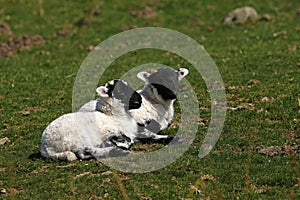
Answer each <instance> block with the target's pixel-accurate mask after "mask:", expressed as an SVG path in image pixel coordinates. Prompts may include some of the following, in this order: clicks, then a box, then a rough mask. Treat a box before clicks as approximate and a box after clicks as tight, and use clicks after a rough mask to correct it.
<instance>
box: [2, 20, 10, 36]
mask: <svg viewBox="0 0 300 200" xmlns="http://www.w3.org/2000/svg"><path fill="white" fill-rule="evenodd" d="M0 33H1V34H4V35H12V33H13V32H12V31H11V29H10V26H9V25H8V24H7V23H5V22H1V23H0Z"/></svg>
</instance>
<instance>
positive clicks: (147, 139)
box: [137, 130, 183, 145]
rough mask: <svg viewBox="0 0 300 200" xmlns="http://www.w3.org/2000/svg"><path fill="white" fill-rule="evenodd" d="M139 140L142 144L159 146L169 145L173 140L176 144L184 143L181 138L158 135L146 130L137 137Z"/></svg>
mask: <svg viewBox="0 0 300 200" xmlns="http://www.w3.org/2000/svg"><path fill="white" fill-rule="evenodd" d="M137 140H138V141H139V142H142V143H159V144H164V145H166V144H169V143H170V142H171V141H172V140H173V141H174V142H176V143H181V142H183V139H182V138H180V137H176V136H175V137H174V136H170V135H158V134H156V133H153V132H150V131H147V130H145V131H144V132H142V133H139V134H138V135H137Z"/></svg>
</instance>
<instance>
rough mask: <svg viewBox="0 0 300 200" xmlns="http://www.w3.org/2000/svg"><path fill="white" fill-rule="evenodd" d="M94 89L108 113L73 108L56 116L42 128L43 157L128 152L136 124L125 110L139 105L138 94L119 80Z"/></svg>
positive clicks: (87, 155) (71, 157)
mask: <svg viewBox="0 0 300 200" xmlns="http://www.w3.org/2000/svg"><path fill="white" fill-rule="evenodd" d="M96 92H97V93H98V95H99V96H100V97H102V99H103V102H105V104H106V106H107V107H109V108H110V113H106V114H104V113H102V112H76V113H69V114H65V115H63V116H61V117H59V118H57V119H56V120H54V121H53V122H51V123H50V124H49V126H48V127H47V128H46V129H45V130H44V132H43V135H42V140H41V149H40V152H41V155H42V156H43V157H49V158H52V159H59V160H67V161H72V160H76V159H77V158H78V159H88V158H96V159H100V158H104V157H109V156H120V155H126V154H128V153H129V151H128V149H129V148H130V147H131V145H132V144H133V140H134V138H135V135H136V133H137V129H138V127H137V124H136V122H135V120H134V119H133V118H132V116H131V115H130V114H129V113H128V110H130V109H137V108H139V107H140V106H141V103H142V98H141V96H140V95H139V94H138V93H137V92H135V91H134V90H133V89H132V88H131V87H130V86H129V85H128V84H127V83H126V82H124V81H122V80H113V81H110V82H109V83H108V84H106V86H101V87H99V88H97V89H96Z"/></svg>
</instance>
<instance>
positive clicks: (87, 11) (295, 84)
mask: <svg viewBox="0 0 300 200" xmlns="http://www.w3.org/2000/svg"><path fill="white" fill-rule="evenodd" d="M244 5H251V6H254V7H255V8H256V9H257V11H258V12H259V13H260V14H269V15H270V16H271V18H272V19H271V20H269V21H258V22H248V23H246V24H243V25H236V24H232V25H223V24H221V23H220V21H221V19H222V18H223V17H224V16H225V15H226V13H227V12H229V11H231V10H232V9H234V8H236V7H239V6H244ZM298 8H300V4H299V1H296V0H294V1H293V0H286V1H280V0H273V1H259V0H251V1H234V0H225V1H223V0H222V1H221V0H216V1H199V0H186V1H180V0H173V1H171V0H167V1H163V0H155V1H130V3H129V1H121V0H115V1H96V0H91V1H84V0H80V1H70V0H68V1H57V0H54V1H43V0H34V1H26V0H0V24H4V23H5V24H6V25H7V26H8V27H10V30H9V28H8V27H6V28H2V29H1V28H0V43H1V45H0V139H3V138H8V140H9V141H7V142H3V143H4V144H1V145H0V152H1V156H0V189H1V191H0V199H22V200H23V199H93V200H95V199H153V200H154V199H182V200H184V199H185V200H187V199H300V125H299V124H300V93H299V88H300V43H299V41H300V16H297V15H296V13H297V9H298ZM299 15H300V14H299ZM147 26H154V27H165V28H169V29H173V30H177V31H179V32H182V33H184V34H186V35H188V36H190V37H191V38H193V39H195V40H196V41H198V42H199V43H201V44H202V45H203V46H204V47H205V49H206V50H207V51H208V53H209V54H210V55H211V57H212V58H213V59H214V61H215V62H216V65H217V66H218V68H219V70H220V73H221V75H222V78H223V81H224V83H225V88H226V93H227V94H226V95H227V103H228V111H227V116H226V121H225V125H224V129H223V132H222V134H221V137H220V139H219V141H218V143H217V145H216V146H215V148H214V149H213V151H212V152H210V154H209V155H208V156H206V157H205V158H203V159H199V158H198V151H199V147H200V146H201V142H202V140H203V138H204V137H205V134H206V131H207V128H208V125H209V120H210V106H211V103H210V98H209V95H208V93H207V91H206V86H205V84H204V81H203V80H202V79H201V77H200V78H199V77H198V76H199V75H198V74H196V72H195V70H194V69H193V68H192V66H191V65H190V64H189V63H187V62H186V61H185V60H184V59H182V58H180V57H179V56H176V55H172V54H169V53H167V52H164V51H158V50H140V51H135V52H131V53H128V54H126V55H124V56H122V57H120V58H119V59H118V60H116V61H115V62H114V63H113V64H112V65H111V66H110V68H109V69H108V70H107V71H106V72H105V73H106V74H105V78H104V79H106V80H103V81H102V82H101V83H104V81H107V80H110V79H113V78H118V77H120V76H122V75H123V74H124V73H125V72H126V71H127V70H129V69H130V68H132V67H134V66H138V65H141V64H144V63H149V62H152V63H162V64H165V65H168V66H173V67H174V68H178V67H187V68H189V69H190V72H191V73H190V74H189V75H188V76H187V77H186V79H187V80H188V81H189V82H190V84H191V85H192V87H193V89H194V90H195V91H196V92H197V98H198V100H199V108H200V111H201V116H199V117H200V118H199V121H200V122H199V123H200V125H199V130H198V133H197V136H196V138H195V140H194V142H193V145H192V146H191V147H190V148H189V149H188V151H186V153H185V154H184V155H183V156H182V157H181V158H180V159H178V160H177V161H176V162H174V163H172V164H171V165H170V166H168V167H166V168H163V169H161V170H158V171H154V172H150V173H144V174H133V173H123V172H119V171H115V170H113V169H110V168H108V167H107V166H105V165H103V164H101V163H100V162H98V161H96V160H88V161H75V162H71V163H67V162H59V161H53V160H49V159H42V158H40V156H39V154H38V153H39V145H40V139H41V134H42V131H43V130H44V129H45V127H46V126H47V125H48V124H49V123H50V122H51V121H52V120H54V119H55V118H57V117H59V116H61V115H62V114H64V113H68V112H71V110H72V89H73V83H74V80H75V77H76V72H77V70H78V69H79V67H80V65H81V63H82V61H83V60H84V59H85V57H86V56H87V55H88V53H89V52H90V50H91V49H92V48H93V47H94V46H96V45H98V44H99V43H100V42H101V41H103V40H105V39H107V38H108V37H110V36H113V35H115V34H117V33H119V32H121V31H124V30H128V29H131V28H136V27H147ZM2 27H4V26H3V25H2ZM37 35H39V36H37ZM11 38H12V39H11ZM25 40H26V41H27V42H26V41H25ZM9 41H10V42H9ZM24 41H25V42H24ZM178 110H179V108H178V105H177V104H176V111H177V114H176V116H175V118H174V121H173V125H172V126H171V127H170V128H169V129H168V130H166V131H164V133H166V134H175V131H176V130H177V128H178V127H176V124H177V123H176V122H177V121H178V120H179V118H180V117H179V114H178ZM2 141H4V139H3V140H2ZM135 148H136V149H144V150H148V149H151V148H152V147H150V146H147V145H141V146H136V147H135ZM110 171H111V172H112V173H107V172H110Z"/></svg>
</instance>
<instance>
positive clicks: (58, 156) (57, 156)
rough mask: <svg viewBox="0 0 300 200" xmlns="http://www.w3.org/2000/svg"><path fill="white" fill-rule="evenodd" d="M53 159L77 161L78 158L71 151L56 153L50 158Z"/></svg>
mask: <svg viewBox="0 0 300 200" xmlns="http://www.w3.org/2000/svg"><path fill="white" fill-rule="evenodd" d="M49 157H50V158H52V159H59V160H65V161H73V160H76V159H77V156H76V155H75V153H73V152H71V151H64V152H60V153H54V154H53V155H50V156H49Z"/></svg>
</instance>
